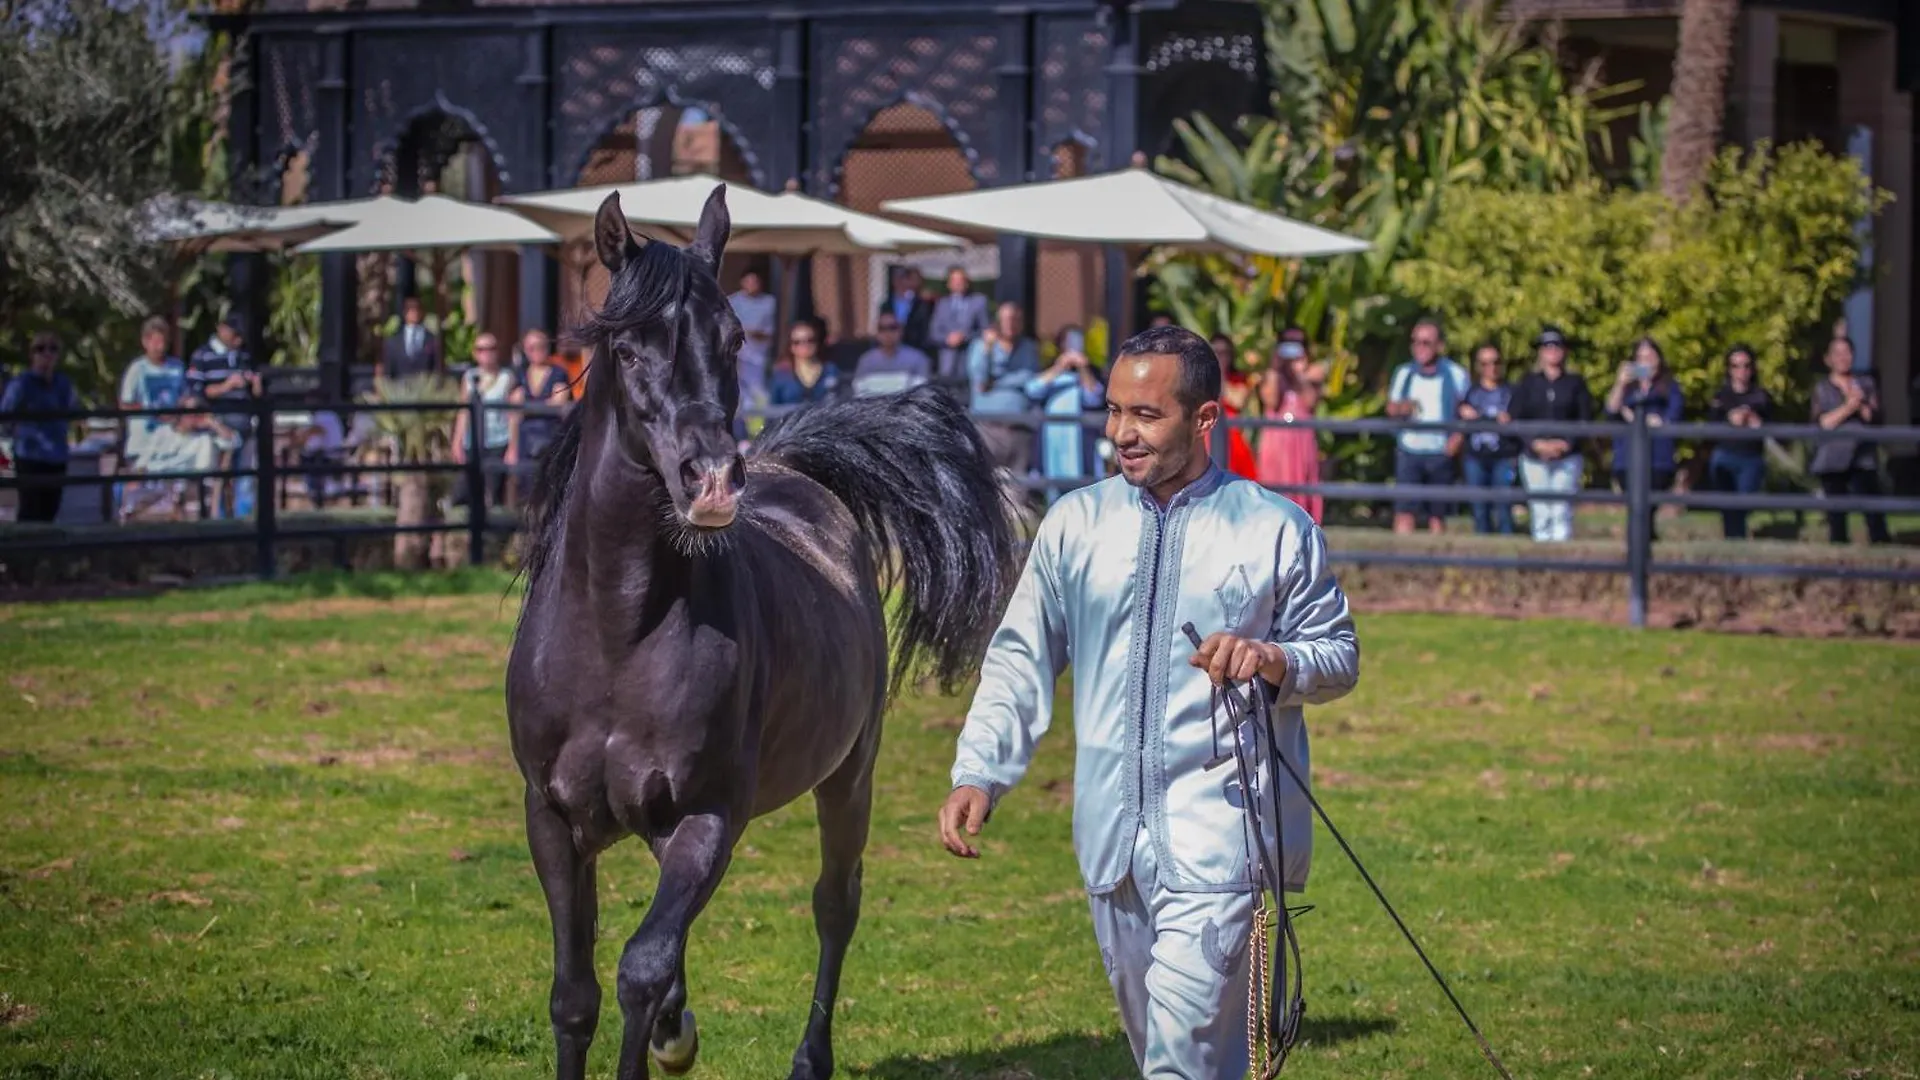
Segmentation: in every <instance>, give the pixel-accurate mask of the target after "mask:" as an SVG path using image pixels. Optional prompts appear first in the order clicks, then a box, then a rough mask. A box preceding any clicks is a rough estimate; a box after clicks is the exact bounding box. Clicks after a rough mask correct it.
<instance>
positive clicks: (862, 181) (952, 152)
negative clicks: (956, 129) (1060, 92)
mask: <svg viewBox="0 0 1920 1080" xmlns="http://www.w3.org/2000/svg"><path fill="white" fill-rule="evenodd" d="M836 179H837V190H836V191H835V192H834V196H835V197H836V198H837V200H838V201H839V202H840V203H841V204H843V205H845V206H848V207H851V208H853V209H855V210H859V211H863V212H865V213H870V214H871V213H880V212H881V211H880V204H881V203H883V202H885V201H886V200H888V199H904V198H912V197H914V196H918V195H946V194H951V193H953V192H958V191H971V190H973V189H974V188H975V187H978V186H979V184H978V180H977V179H976V178H975V176H974V173H973V167H972V163H971V162H970V161H969V159H968V156H967V153H966V151H965V149H963V148H962V146H961V144H960V141H959V140H958V139H956V138H955V137H954V134H953V132H952V131H951V130H950V129H949V128H948V126H947V124H946V123H945V121H943V120H942V119H941V118H940V116H939V115H938V114H937V113H935V112H934V111H933V109H932V108H930V107H928V106H927V105H924V104H921V103H919V102H916V101H912V100H907V101H901V102H898V103H896V104H893V105H889V106H887V107H885V108H882V109H880V110H879V111H877V112H875V113H874V114H873V116H872V118H871V119H869V120H868V121H867V125H866V127H864V128H862V129H861V131H860V134H859V135H858V136H856V137H855V138H854V140H853V141H852V142H851V143H850V144H849V145H848V146H847V148H846V151H845V152H844V153H843V154H842V156H841V158H840V167H839V170H838V172H837V175H836ZM954 261H956V260H955V254H954V253H953V252H950V251H947V252H933V253H930V254H928V255H924V256H919V257H910V258H896V257H888V256H879V255H876V256H870V257H866V258H861V257H857V256H848V255H836V256H832V257H828V258H819V259H814V260H813V263H814V266H813V282H812V285H813V299H814V310H815V311H816V312H817V313H818V314H820V315H822V316H824V317H825V318H826V319H827V321H828V331H829V334H830V339H831V340H833V341H836V342H840V343H851V342H854V341H856V340H858V339H862V338H864V337H866V336H867V335H869V334H871V333H872V330H873V317H874V314H875V312H876V311H878V309H879V306H880V301H881V299H882V298H883V297H884V296H885V295H886V293H887V285H888V282H887V276H888V272H889V270H891V269H892V268H893V267H894V266H896V265H911V266H915V267H918V268H920V269H921V270H922V272H923V274H925V276H926V277H927V278H928V279H929V281H930V282H931V283H932V284H933V285H934V286H935V287H938V285H939V282H940V278H941V276H942V273H943V271H944V269H945V267H946V266H947V265H949V264H951V263H953V262H954ZM959 261H961V262H962V263H963V264H964V265H966V266H967V268H968V270H969V272H970V273H971V274H972V276H973V277H974V278H975V280H976V282H977V283H978V286H979V287H980V288H981V289H983V290H989V291H990V290H991V287H992V281H993V279H994V278H996V277H998V276H999V274H998V268H999V258H998V249H997V248H995V247H994V246H993V245H992V244H990V243H989V244H983V245H979V246H977V247H975V248H973V249H970V250H969V251H967V252H966V253H965V254H964V255H963V257H962V258H961V259H960V260H959ZM855 348H856V346H854V345H851V344H849V345H847V346H846V348H845V351H847V352H849V353H853V355H854V357H855V358H857V356H858V353H857V352H855V351H854V350H855ZM830 359H835V360H839V359H840V357H839V356H837V355H834V356H830Z"/></svg>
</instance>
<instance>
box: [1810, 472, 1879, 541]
mask: <svg viewBox="0 0 1920 1080" xmlns="http://www.w3.org/2000/svg"><path fill="white" fill-rule="evenodd" d="M1819 476H1820V491H1821V493H1822V494H1825V495H1866V496H1874V495H1878V494H1880V470H1878V469H1848V470H1847V471H1846V472H1843V473H1820V474H1819ZM1866 517H1867V540H1868V542H1870V543H1875V544H1891V543H1893V536H1892V534H1890V533H1889V532H1887V515H1885V514H1868V515H1867V516H1866ZM1827 539H1829V540H1831V541H1833V542H1834V543H1836V544H1845V543H1849V542H1851V538H1850V537H1849V536H1848V534H1847V515H1845V514H1839V513H1833V512H1829V513H1828V514H1827Z"/></svg>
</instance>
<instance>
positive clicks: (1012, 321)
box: [993, 303, 1022, 341]
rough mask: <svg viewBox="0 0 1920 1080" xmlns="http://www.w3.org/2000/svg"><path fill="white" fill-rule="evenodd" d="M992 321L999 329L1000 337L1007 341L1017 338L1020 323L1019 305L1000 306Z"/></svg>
mask: <svg viewBox="0 0 1920 1080" xmlns="http://www.w3.org/2000/svg"><path fill="white" fill-rule="evenodd" d="M993 321H994V325H995V326H996V327H997V328H998V329H999V331H1000V336H1001V337H1003V338H1006V339H1007V340H1008V341H1012V340H1013V339H1014V338H1017V337H1019V336H1020V328H1021V321H1022V320H1021V317H1020V305H1018V304H1011V303H1008V304H1001V305H1000V308H999V310H998V311H995V312H994V315H993Z"/></svg>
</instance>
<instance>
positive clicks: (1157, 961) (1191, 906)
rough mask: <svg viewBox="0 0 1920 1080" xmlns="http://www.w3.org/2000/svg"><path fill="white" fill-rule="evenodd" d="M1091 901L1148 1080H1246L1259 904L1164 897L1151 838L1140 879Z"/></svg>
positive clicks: (1123, 1017) (1145, 843)
mask: <svg viewBox="0 0 1920 1080" xmlns="http://www.w3.org/2000/svg"><path fill="white" fill-rule="evenodd" d="M1089 900H1090V902H1091V904H1092V907H1093V933H1094V937H1095V938H1096V939H1097V940H1098V941H1099V943H1100V958H1101V961H1102V962H1103V963H1104V964H1105V965H1106V969H1107V981H1108V982H1110V983H1111V984H1112V985H1113V996H1114V1000H1115V1001H1116V1002H1117V1003H1118V1004H1119V1006H1120V1022H1121V1024H1122V1025H1123V1026H1124V1027H1125V1028H1126V1031H1127V1042H1128V1043H1129V1044H1131V1045H1132V1047H1133V1060H1134V1062H1135V1063H1136V1064H1138V1065H1139V1066H1140V1074H1141V1075H1142V1076H1143V1077H1146V1078H1147V1080H1242V1078H1244V1077H1245V1076H1246V1075H1247V940H1248V938H1249V936H1250V935H1251V934H1252V932H1253V900H1254V898H1253V895H1252V894H1251V893H1202V892H1171V891H1169V890H1167V889H1165V888H1163V887H1162V886H1161V884H1160V874H1159V863H1158V859H1157V858H1156V856H1155V854H1154V850H1153V841H1152V839H1151V838H1150V837H1149V836H1148V834H1147V832H1146V830H1144V829H1142V830H1141V831H1140V833H1139V835H1138V836H1136V837H1135V839H1134V844H1133V865H1132V873H1131V874H1130V875H1129V876H1128V877H1127V879H1126V880H1124V881H1122V882H1121V883H1120V885H1119V887H1118V888H1116V889H1114V890H1113V891H1112V892H1109V893H1105V894H1102V895H1099V896H1093V897H1090V898H1089Z"/></svg>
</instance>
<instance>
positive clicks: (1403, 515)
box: [1387, 316, 1471, 533]
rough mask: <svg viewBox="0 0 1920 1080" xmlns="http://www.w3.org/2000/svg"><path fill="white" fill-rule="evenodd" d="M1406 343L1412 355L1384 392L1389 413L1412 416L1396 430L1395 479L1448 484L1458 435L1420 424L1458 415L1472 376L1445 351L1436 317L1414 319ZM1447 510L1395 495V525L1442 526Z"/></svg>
mask: <svg viewBox="0 0 1920 1080" xmlns="http://www.w3.org/2000/svg"><path fill="white" fill-rule="evenodd" d="M1410 344H1411V346H1412V350H1411V351H1412V353H1413V359H1411V360H1408V361H1407V362H1406V363H1403V364H1401V365H1400V366H1399V367H1397V368H1395V369H1394V370H1393V379H1392V380H1391V381H1390V382H1389V384H1388V392H1387V415H1388V416H1389V417H1392V418H1393V419H1395V420H1407V421H1411V422H1412V423H1411V424H1409V426H1408V427H1407V429H1406V430H1404V431H1402V432H1400V436H1399V445H1398V451H1397V452H1396V453H1395V455H1394V459H1393V482H1394V483H1395V484H1397V485H1400V486H1402V487H1450V486H1452V485H1453V483H1454V479H1455V472H1454V464H1453V457H1454V455H1455V454H1456V453H1458V452H1459V448H1460V441H1461V440H1460V436H1459V434H1458V433H1457V432H1454V433H1449V432H1446V431H1432V430H1426V429H1424V428H1423V427H1421V426H1419V425H1423V424H1428V423H1434V422H1438V421H1444V420H1452V419H1454V418H1456V417H1457V416H1458V414H1459V409H1460V403H1461V402H1462V401H1464V400H1466V397H1467V390H1468V387H1469V385H1470V382H1471V380H1469V379H1468V377H1467V369H1466V368H1463V367H1461V366H1460V365H1459V364H1457V363H1455V362H1454V361H1453V360H1452V359H1450V358H1448V357H1447V356H1445V355H1444V350H1445V349H1446V336H1445V335H1444V334H1443V333H1442V332H1441V330H1440V320H1438V319H1436V318H1434V317H1432V316H1427V317H1425V318H1422V319H1421V320H1420V321H1419V322H1417V323H1414V324H1413V333H1412V335H1411V338H1410ZM1447 510H1448V506H1447V504H1446V503H1445V502H1443V501H1440V500H1437V499H1423V498H1420V497H1418V496H1417V495H1414V494H1412V493H1409V495H1408V497H1407V498H1404V499H1397V500H1395V501H1394V504H1393V531H1394V532H1396V533H1410V532H1412V531H1413V530H1414V528H1415V526H1416V525H1420V524H1424V525H1425V526H1426V529H1427V531H1428V532H1434V533H1440V532H1445V531H1446V527H1447V526H1446V516H1447Z"/></svg>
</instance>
